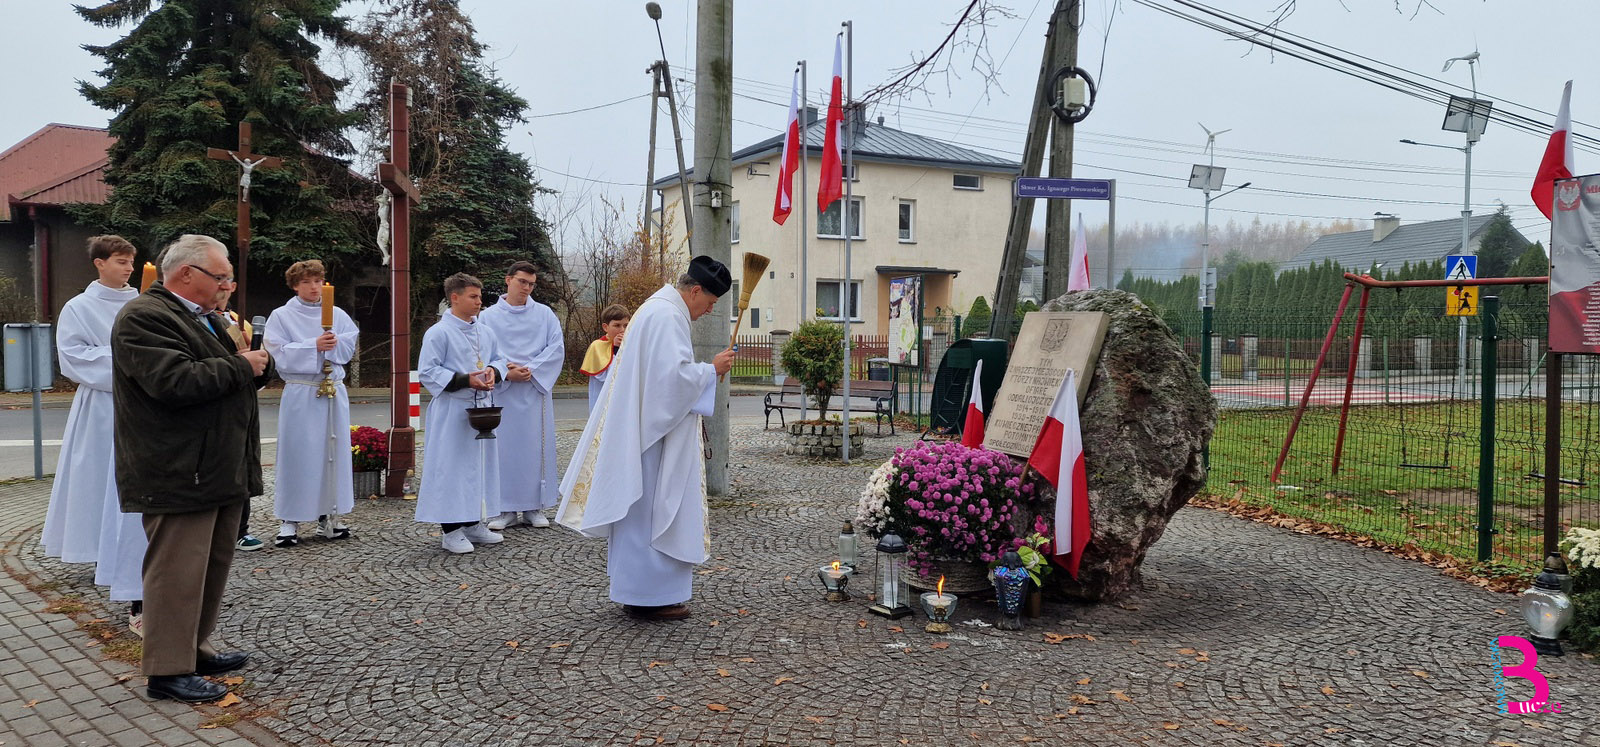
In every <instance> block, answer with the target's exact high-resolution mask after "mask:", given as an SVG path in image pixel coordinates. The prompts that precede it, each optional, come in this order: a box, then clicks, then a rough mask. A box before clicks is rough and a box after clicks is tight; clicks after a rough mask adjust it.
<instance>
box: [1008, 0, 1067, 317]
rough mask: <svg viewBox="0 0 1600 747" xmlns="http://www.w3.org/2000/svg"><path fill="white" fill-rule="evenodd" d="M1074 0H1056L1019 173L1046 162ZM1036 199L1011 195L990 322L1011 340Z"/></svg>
mask: <svg viewBox="0 0 1600 747" xmlns="http://www.w3.org/2000/svg"><path fill="white" fill-rule="evenodd" d="M1069 4H1075V3H1074V2H1073V0H1056V9H1055V12H1054V13H1053V14H1052V15H1051V16H1050V28H1049V30H1048V31H1047V32H1045V35H1044V59H1042V60H1041V61H1040V62H1039V83H1038V85H1037V86H1035V87H1034V91H1033V116H1032V117H1031V118H1029V120H1028V137H1027V140H1026V141H1025V144H1024V145H1023V148H1022V173H1021V174H1019V176H1038V175H1039V168H1040V165H1041V164H1043V163H1044V138H1045V133H1046V132H1047V131H1048V127H1049V122H1050V120H1051V119H1053V118H1054V117H1053V115H1052V113H1051V111H1050V106H1049V103H1048V102H1049V101H1050V92H1049V91H1048V90H1047V89H1048V87H1049V84H1050V77H1051V76H1052V75H1053V74H1054V72H1055V68H1054V67H1053V66H1052V63H1053V62H1054V61H1055V43H1056V39H1057V38H1058V36H1059V34H1057V30H1058V29H1060V28H1062V27H1064V26H1065V25H1066V21H1065V18H1066V14H1067V8H1068V5H1069ZM1033 203H1034V201H1033V200H1031V199H1028V200H1021V199H1017V198H1016V197H1015V196H1013V197H1012V199H1011V224H1010V226H1009V227H1007V229H1006V248H1005V255H1004V256H1003V257H1002V258H1001V261H1000V282H999V283H998V284H997V285H996V286H995V290H994V306H993V308H994V317H993V319H992V320H991V321H990V323H989V336H990V337H998V338H1002V339H1006V340H1010V339H1011V337H1012V335H1011V324H1010V319H1011V318H1012V317H1013V316H1015V315H1016V312H1017V288H1018V286H1020V285H1021V284H1022V264H1023V258H1024V257H1025V256H1026V253H1027V250H1028V234H1029V233H1031V232H1032V230H1033Z"/></svg>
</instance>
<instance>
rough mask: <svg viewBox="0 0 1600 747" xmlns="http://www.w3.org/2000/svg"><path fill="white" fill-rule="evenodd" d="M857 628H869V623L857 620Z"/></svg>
mask: <svg viewBox="0 0 1600 747" xmlns="http://www.w3.org/2000/svg"><path fill="white" fill-rule="evenodd" d="M856 627H858V628H865V627H867V621H866V620H857V621H856Z"/></svg>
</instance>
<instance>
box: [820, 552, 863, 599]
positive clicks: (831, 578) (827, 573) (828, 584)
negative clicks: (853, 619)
mask: <svg viewBox="0 0 1600 747" xmlns="http://www.w3.org/2000/svg"><path fill="white" fill-rule="evenodd" d="M855 572H856V570H855V569H854V568H851V567H850V566H847V565H841V564H840V563H839V561H837V560H836V561H834V562H832V563H829V564H828V565H824V566H818V567H817V580H818V581H821V582H822V588H824V589H826V590H827V592H828V594H827V597H826V598H827V600H828V601H830V602H843V601H846V600H848V599H849V598H850V593H849V592H847V591H845V587H848V586H849V585H850V575H851V574H853V573H855Z"/></svg>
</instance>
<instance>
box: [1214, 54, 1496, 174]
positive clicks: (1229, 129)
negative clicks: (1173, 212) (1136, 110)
mask: <svg viewBox="0 0 1600 747" xmlns="http://www.w3.org/2000/svg"><path fill="white" fill-rule="evenodd" d="M1474 54H1476V53H1474ZM1195 124H1197V125H1200V129H1201V130H1203V131H1204V132H1205V133H1206V150H1207V151H1211V153H1212V158H1213V160H1215V157H1216V152H1215V150H1214V149H1215V148H1216V143H1217V136H1218V135H1221V134H1222V133H1224V132H1233V128H1232V127H1229V128H1228V129H1226V130H1217V131H1216V132H1212V131H1211V130H1210V129H1209V128H1207V127H1206V125H1205V123H1204V122H1196V123H1195Z"/></svg>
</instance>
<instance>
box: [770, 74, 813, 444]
mask: <svg viewBox="0 0 1600 747" xmlns="http://www.w3.org/2000/svg"><path fill="white" fill-rule="evenodd" d="M795 64H797V65H799V66H800V194H798V195H795V199H796V200H798V201H799V203H800V316H798V317H796V318H795V322H794V324H795V329H796V330H798V329H800V325H802V324H805V323H806V320H807V319H809V318H810V317H811V309H810V308H809V307H808V306H807V304H808V303H810V301H809V298H810V295H809V294H808V293H807V291H809V290H810V288H809V287H807V286H809V285H810V284H811V276H810V275H808V274H806V234H807V233H808V232H809V231H810V230H811V197H810V190H809V188H807V187H806V169H808V168H810V163H811V154H810V153H809V152H808V151H807V149H806V133H807V132H808V131H809V128H810V126H811V115H810V114H809V113H808V110H807V104H808V103H809V102H808V101H807V93H806V61H805V60H800V61H799V62H797V63H795ZM782 352H783V351H782V350H780V349H778V348H773V353H774V354H779V355H781V354H782ZM808 399H810V398H809V397H805V396H802V397H800V419H801V420H808V419H810V418H811V413H809V412H807V408H809V407H810V404H809V403H808V402H807V401H806V400H808Z"/></svg>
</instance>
